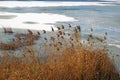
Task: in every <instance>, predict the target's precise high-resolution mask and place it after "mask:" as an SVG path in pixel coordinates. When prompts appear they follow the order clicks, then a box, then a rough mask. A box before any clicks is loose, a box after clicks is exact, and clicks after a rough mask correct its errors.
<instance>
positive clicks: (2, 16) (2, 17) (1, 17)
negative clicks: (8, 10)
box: [0, 15, 17, 19]
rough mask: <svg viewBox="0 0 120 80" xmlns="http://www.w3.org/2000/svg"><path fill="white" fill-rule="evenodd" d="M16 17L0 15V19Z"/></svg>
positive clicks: (13, 16)
mask: <svg viewBox="0 0 120 80" xmlns="http://www.w3.org/2000/svg"><path fill="white" fill-rule="evenodd" d="M16 17H17V16H16V15H0V19H13V18H16Z"/></svg>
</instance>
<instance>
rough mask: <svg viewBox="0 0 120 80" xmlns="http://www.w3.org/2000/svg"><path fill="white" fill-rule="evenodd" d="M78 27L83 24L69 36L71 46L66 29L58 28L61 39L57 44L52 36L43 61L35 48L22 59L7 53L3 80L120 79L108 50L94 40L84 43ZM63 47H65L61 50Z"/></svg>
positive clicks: (2, 66)
mask: <svg viewBox="0 0 120 80" xmlns="http://www.w3.org/2000/svg"><path fill="white" fill-rule="evenodd" d="M69 26H70V25H69ZM62 29H64V27H63V26H62ZM78 30H79V31H80V27H78V29H77V28H75V29H74V30H73V31H74V33H73V35H72V36H70V43H69V44H71V46H70V45H68V43H67V42H66V41H65V40H64V37H65V36H64V35H65V34H64V32H60V31H58V33H59V34H57V35H59V36H58V39H59V42H58V43H56V44H55V43H54V42H55V40H56V38H54V37H51V38H50V39H51V42H53V43H52V44H51V45H53V47H52V46H50V47H49V48H50V51H47V53H48V55H46V53H45V55H46V56H47V58H46V59H44V60H41V59H40V55H39V56H35V53H37V51H34V50H33V49H32V48H31V49H28V52H27V53H26V54H24V55H23V56H22V57H21V58H17V57H15V56H10V55H4V57H3V58H2V59H1V61H0V80H120V78H119V74H118V72H117V71H116V68H115V66H114V64H113V61H112V60H111V59H110V58H109V57H108V51H107V50H105V49H102V50H101V49H99V48H97V49H96V48H93V46H91V43H92V40H90V43H88V44H86V43H85V45H84V43H83V44H82V45H81V43H80V42H79V39H80V36H79V32H78ZM52 31H53V32H54V30H53V29H52ZM44 33H46V32H45V31H44ZM69 35H71V34H69ZM69 35H68V36H69ZM89 38H92V37H91V36H90V37H89ZM45 40H47V38H45ZM67 40H68V39H67ZM63 41H64V42H63ZM63 44H64V45H63ZM89 45H90V46H89ZM61 46H62V47H63V46H64V48H63V49H62V52H58V51H59V50H60V47H61ZM96 46H97V45H96ZM55 49H56V50H55ZM53 50H54V51H53ZM28 54H29V55H28Z"/></svg>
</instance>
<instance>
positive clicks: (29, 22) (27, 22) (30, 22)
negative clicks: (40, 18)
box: [23, 21, 38, 24]
mask: <svg viewBox="0 0 120 80" xmlns="http://www.w3.org/2000/svg"><path fill="white" fill-rule="evenodd" d="M23 23H25V24H38V22H32V21H26V22H23Z"/></svg>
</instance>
